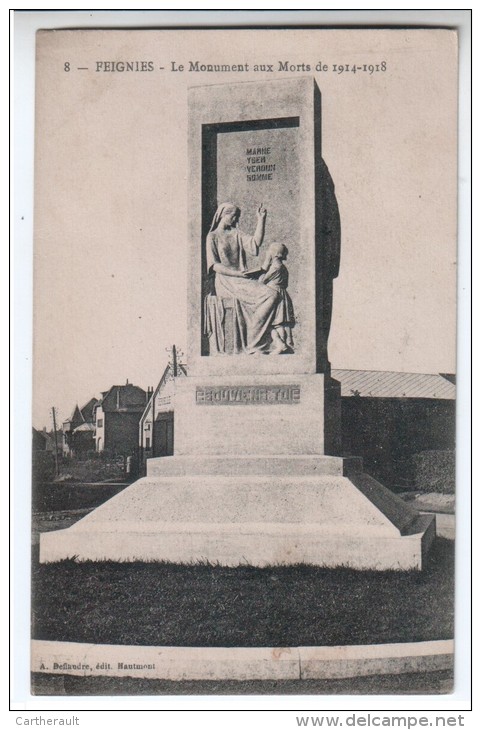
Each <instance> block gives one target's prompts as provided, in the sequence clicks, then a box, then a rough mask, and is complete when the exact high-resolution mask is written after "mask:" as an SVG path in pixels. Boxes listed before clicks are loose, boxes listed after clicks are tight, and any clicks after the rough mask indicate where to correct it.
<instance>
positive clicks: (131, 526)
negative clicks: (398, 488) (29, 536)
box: [40, 456, 435, 570]
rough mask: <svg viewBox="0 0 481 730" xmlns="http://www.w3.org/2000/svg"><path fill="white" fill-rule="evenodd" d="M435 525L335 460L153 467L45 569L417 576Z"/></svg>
mask: <svg viewBox="0 0 481 730" xmlns="http://www.w3.org/2000/svg"><path fill="white" fill-rule="evenodd" d="M434 536H435V518H434V516H432V515H419V513H418V512H417V511H416V510H414V509H413V508H412V507H410V506H409V505H408V504H406V503H404V502H403V501H402V500H401V499H399V498H398V497H396V496H395V495H394V494H392V493H391V492H390V491H389V490H387V489H385V488H384V487H382V486H381V485H380V484H379V483H378V482H376V481H375V480H374V479H372V478H371V477H369V476H368V475H367V474H363V473H362V471H361V462H360V460H359V459H354V458H353V459H350V458H341V457H333V456H287V457H273V456H266V457H262V456H257V457H251V458H246V457H216V456H211V457H202V458H199V457H195V458H191V457H183V456H172V457H165V458H161V459H151V460H150V461H149V469H148V475H147V477H145V478H143V479H140V480H138V481H137V482H135V483H134V484H132V485H130V487H127V488H126V489H125V490H124V491H123V492H121V493H120V494H118V495H116V496H115V497H113V498H112V499H110V500H109V501H108V502H106V503H105V504H103V505H101V506H100V507H98V508H97V509H96V510H94V511H93V512H92V513H91V514H89V515H87V516H86V517H84V518H83V519H82V520H80V521H79V522H77V523H76V524H75V525H73V526H72V527H70V528H68V529H66V530H59V531H57V532H49V533H45V534H43V535H42V536H41V539H40V561H41V562H52V561H58V560H63V559H65V558H72V557H74V556H76V558H77V559H78V560H113V561H136V560H139V561H155V560H159V561H160V560H163V561H169V562H175V563H192V562H199V561H209V562H212V563H219V564H221V565H226V566H237V565H245V564H249V565H256V566H266V565H292V564H296V563H308V564H312V565H321V566H326V567H339V566H349V567H352V568H358V569H372V570H409V569H417V570H420V569H421V568H422V566H423V560H424V557H425V555H426V553H427V550H428V549H429V546H430V544H431V542H432V540H433V538H434Z"/></svg>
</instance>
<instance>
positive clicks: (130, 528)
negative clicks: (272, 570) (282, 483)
mask: <svg viewBox="0 0 481 730" xmlns="http://www.w3.org/2000/svg"><path fill="white" fill-rule="evenodd" d="M80 525H81V523H77V525H74V526H73V527H71V528H69V529H68V530H60V531H58V532H57V533H55V532H50V533H46V534H45V535H42V540H41V544H40V560H41V562H52V561H57V560H62V559H65V558H72V557H73V556H75V557H76V558H77V559H78V560H115V561H129V562H132V561H139V560H141V561H146V560H148V561H168V562H173V563H188V564H189V563H198V562H211V563H215V564H220V565H226V566H231V567H236V566H239V565H255V566H259V567H264V566H269V565H296V564H298V563H304V564H310V565H319V566H323V567H340V566H342V567H350V568H356V569H368V570H413V569H415V570H421V568H422V565H423V560H424V558H425V556H426V554H427V551H428V549H429V547H430V545H431V543H432V541H433V539H434V537H435V519H434V517H433V516H428V515H423V516H421V517H420V518H419V519H418V520H417V521H416V523H415V531H414V532H413V533H412V534H410V535H406V536H403V537H399V536H397V537H396V536H394V535H383V534H376V533H375V532H373V531H370V530H365V531H363V532H362V531H361V532H359V531H358V532H356V531H353V530H352V529H350V526H349V525H345V526H344V527H341V528H340V529H339V530H337V531H336V529H335V526H334V525H330V526H329V529H323V528H320V527H319V525H312V524H303V525H299V524H294V523H286V524H282V525H280V524H273V525H272V524H259V523H246V524H242V525H239V524H231V523H211V524H205V523H204V524H203V523H200V522H196V523H194V524H192V523H190V524H185V523H171V522H170V523H151V524H150V525H147V524H138V523H132V522H127V523H125V524H119V525H118V526H117V528H116V527H115V525H114V524H113V523H112V522H111V521H108V522H106V523H101V522H99V523H96V524H94V525H90V529H89V531H88V532H87V533H85V532H83V531H82V530H80V529H79V527H80ZM76 528H77V529H76ZM149 528H150V529H149ZM86 537H88V539H86Z"/></svg>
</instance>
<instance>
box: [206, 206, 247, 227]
mask: <svg viewBox="0 0 481 730" xmlns="http://www.w3.org/2000/svg"><path fill="white" fill-rule="evenodd" d="M231 211H236V212H237V213H240V208H238V207H237V205H234V203H221V204H220V205H219V207H218V208H217V210H216V212H215V215H214V217H213V219H212V223H211V226H210V228H209V233H211V231H215V229H216V228H217V227H218V225H219V223H220V222H221V220H222V218H223V217H224V215H225V214H226V213H229V212H231Z"/></svg>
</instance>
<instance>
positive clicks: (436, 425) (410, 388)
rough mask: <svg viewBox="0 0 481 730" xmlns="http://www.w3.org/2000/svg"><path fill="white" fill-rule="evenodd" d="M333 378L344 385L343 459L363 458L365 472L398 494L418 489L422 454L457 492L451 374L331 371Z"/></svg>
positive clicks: (454, 395)
mask: <svg viewBox="0 0 481 730" xmlns="http://www.w3.org/2000/svg"><path fill="white" fill-rule="evenodd" d="M332 377H333V378H335V379H336V380H338V381H339V382H340V383H341V418H342V452H343V454H344V455H353V456H361V457H362V458H363V460H364V468H365V471H367V472H368V473H369V474H371V475H372V476H374V477H375V478H377V479H378V480H379V481H380V482H381V483H382V484H385V485H386V486H388V487H390V488H391V489H393V490H397V491H402V490H403V489H405V488H410V487H413V486H416V484H417V482H418V476H417V474H416V470H419V466H420V462H421V461H422V455H424V456H425V457H426V459H427V458H428V457H429V459H430V462H431V466H432V468H431V471H436V464H437V471H438V472H439V474H440V478H442V479H444V480H448V481H450V482H451V484H452V486H453V488H454V447H455V427H456V403H455V397H456V386H455V378H454V376H453V375H448V374H444V373H443V374H425V373H398V372H380V371H371V370H369V371H367V370H333V371H332ZM448 472H449V473H448ZM423 479H424V480H426V476H423ZM423 486H426V485H423ZM433 486H435V485H433Z"/></svg>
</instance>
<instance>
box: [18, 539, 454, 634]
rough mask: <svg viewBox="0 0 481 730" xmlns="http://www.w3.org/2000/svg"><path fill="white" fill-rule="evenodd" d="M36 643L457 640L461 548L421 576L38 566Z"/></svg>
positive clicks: (448, 547)
mask: <svg viewBox="0 0 481 730" xmlns="http://www.w3.org/2000/svg"><path fill="white" fill-rule="evenodd" d="M32 573H33V574H32V581H33V586H32V590H33V596H32V605H33V607H34V608H33V631H32V636H33V638H35V639H45V640H57V641H74V642H89V643H90V642H92V643H100V644H136V645H157V646H162V645H164V646H316V645H317V646H320V645H337V644H370V643H375V644H377V643H384V642H406V641H426V640H435V639H448V638H452V637H453V611H454V545H453V543H452V542H450V541H447V540H443V539H441V538H438V539H437V541H436V543H435V545H434V547H433V549H432V551H431V553H430V556H429V560H428V565H427V567H426V569H425V570H424V571H423V572H422V573H418V572H414V571H412V572H402V573H399V572H394V571H389V572H376V571H354V570H350V569H323V568H318V567H312V566H305V565H300V566H291V567H272V568H252V567H247V566H246V567H238V568H224V567H220V566H211V565H171V564H163V563H111V562H103V563H101V562H98V563H95V562H87V563H76V562H75V561H72V560H70V561H63V562H61V563H54V564H47V565H39V564H38V562H37V561H35V560H34V561H33V567H32Z"/></svg>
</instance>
